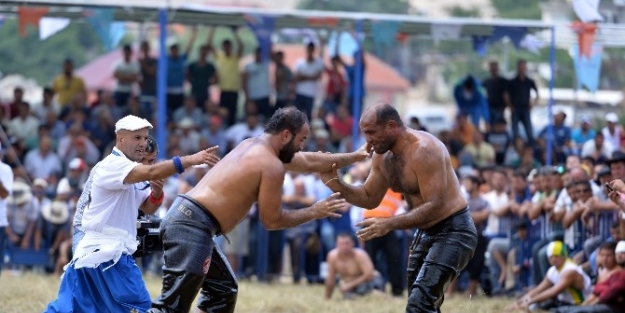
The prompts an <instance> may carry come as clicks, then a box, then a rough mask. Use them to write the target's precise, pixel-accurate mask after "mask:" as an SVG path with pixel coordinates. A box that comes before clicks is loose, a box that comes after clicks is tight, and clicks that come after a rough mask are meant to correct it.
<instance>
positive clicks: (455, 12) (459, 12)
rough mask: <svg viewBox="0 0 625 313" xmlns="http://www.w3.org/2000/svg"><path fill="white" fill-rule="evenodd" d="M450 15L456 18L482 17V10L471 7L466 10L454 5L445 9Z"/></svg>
mask: <svg viewBox="0 0 625 313" xmlns="http://www.w3.org/2000/svg"><path fill="white" fill-rule="evenodd" d="M445 10H446V11H447V13H449V15H451V16H454V17H480V8H479V7H475V6H474V7H471V8H469V9H465V8H463V7H461V6H459V5H454V6H451V7H448V8H446V9H445Z"/></svg>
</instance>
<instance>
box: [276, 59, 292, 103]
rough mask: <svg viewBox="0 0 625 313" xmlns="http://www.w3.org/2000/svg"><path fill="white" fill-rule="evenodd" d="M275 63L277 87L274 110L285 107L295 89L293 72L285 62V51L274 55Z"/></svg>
mask: <svg viewBox="0 0 625 313" xmlns="http://www.w3.org/2000/svg"><path fill="white" fill-rule="evenodd" d="M274 63H275V65H276V70H275V75H276V77H275V82H274V85H275V88H276V103H275V105H274V110H277V109H280V108H284V107H286V106H287V104H288V103H289V101H290V100H291V96H292V91H293V87H294V85H293V72H291V69H290V68H289V67H288V66H287V65H286V64H284V52H282V51H278V52H276V53H275V55H274Z"/></svg>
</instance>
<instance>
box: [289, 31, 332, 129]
mask: <svg viewBox="0 0 625 313" xmlns="http://www.w3.org/2000/svg"><path fill="white" fill-rule="evenodd" d="M324 69H325V65H324V64H323V45H322V46H321V47H320V49H319V58H316V57H315V44H314V43H313V42H310V43H309V44H308V45H307V46H306V58H305V59H299V60H297V63H295V71H294V72H295V102H294V104H295V107H296V108H298V109H299V110H300V111H302V112H304V113H306V115H307V116H308V119H309V120H311V119H312V109H313V105H314V104H315V95H316V94H317V90H318V86H317V84H318V83H319V79H320V78H321V74H322V73H323V70H324Z"/></svg>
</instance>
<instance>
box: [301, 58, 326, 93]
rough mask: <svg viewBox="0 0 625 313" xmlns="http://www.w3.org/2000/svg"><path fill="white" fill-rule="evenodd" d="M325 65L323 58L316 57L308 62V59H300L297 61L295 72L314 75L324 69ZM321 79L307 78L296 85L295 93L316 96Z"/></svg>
mask: <svg viewBox="0 0 625 313" xmlns="http://www.w3.org/2000/svg"><path fill="white" fill-rule="evenodd" d="M324 68H325V66H324V64H323V61H321V59H319V58H316V59H314V60H313V61H312V62H310V63H308V61H307V60H306V59H299V60H298V61H297V63H295V73H296V74H302V75H306V76H314V75H317V74H319V73H320V72H322V71H323V70H324ZM318 82H319V80H305V81H301V82H298V83H297V84H296V85H295V93H296V94H298V95H302V96H306V97H311V98H314V97H315V95H316V94H317V84H318Z"/></svg>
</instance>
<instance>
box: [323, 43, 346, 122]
mask: <svg viewBox="0 0 625 313" xmlns="http://www.w3.org/2000/svg"><path fill="white" fill-rule="evenodd" d="M336 47H337V48H338V47H339V45H338V44H337V45H336ZM335 53H336V54H337V55H338V51H336V52H335ZM337 55H335V56H333V57H332V59H331V61H330V62H331V66H330V67H326V69H325V73H326V75H327V76H328V83H327V85H326V95H325V96H326V97H325V101H324V102H323V104H324V107H325V109H326V111H327V112H330V113H336V107H337V106H339V105H341V104H346V105H347V106H349V105H351V104H348V103H346V98H345V88H346V86H347V82H346V81H345V78H344V77H343V73H342V72H341V71H340V69H339V65H341V57H339V56H337Z"/></svg>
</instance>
